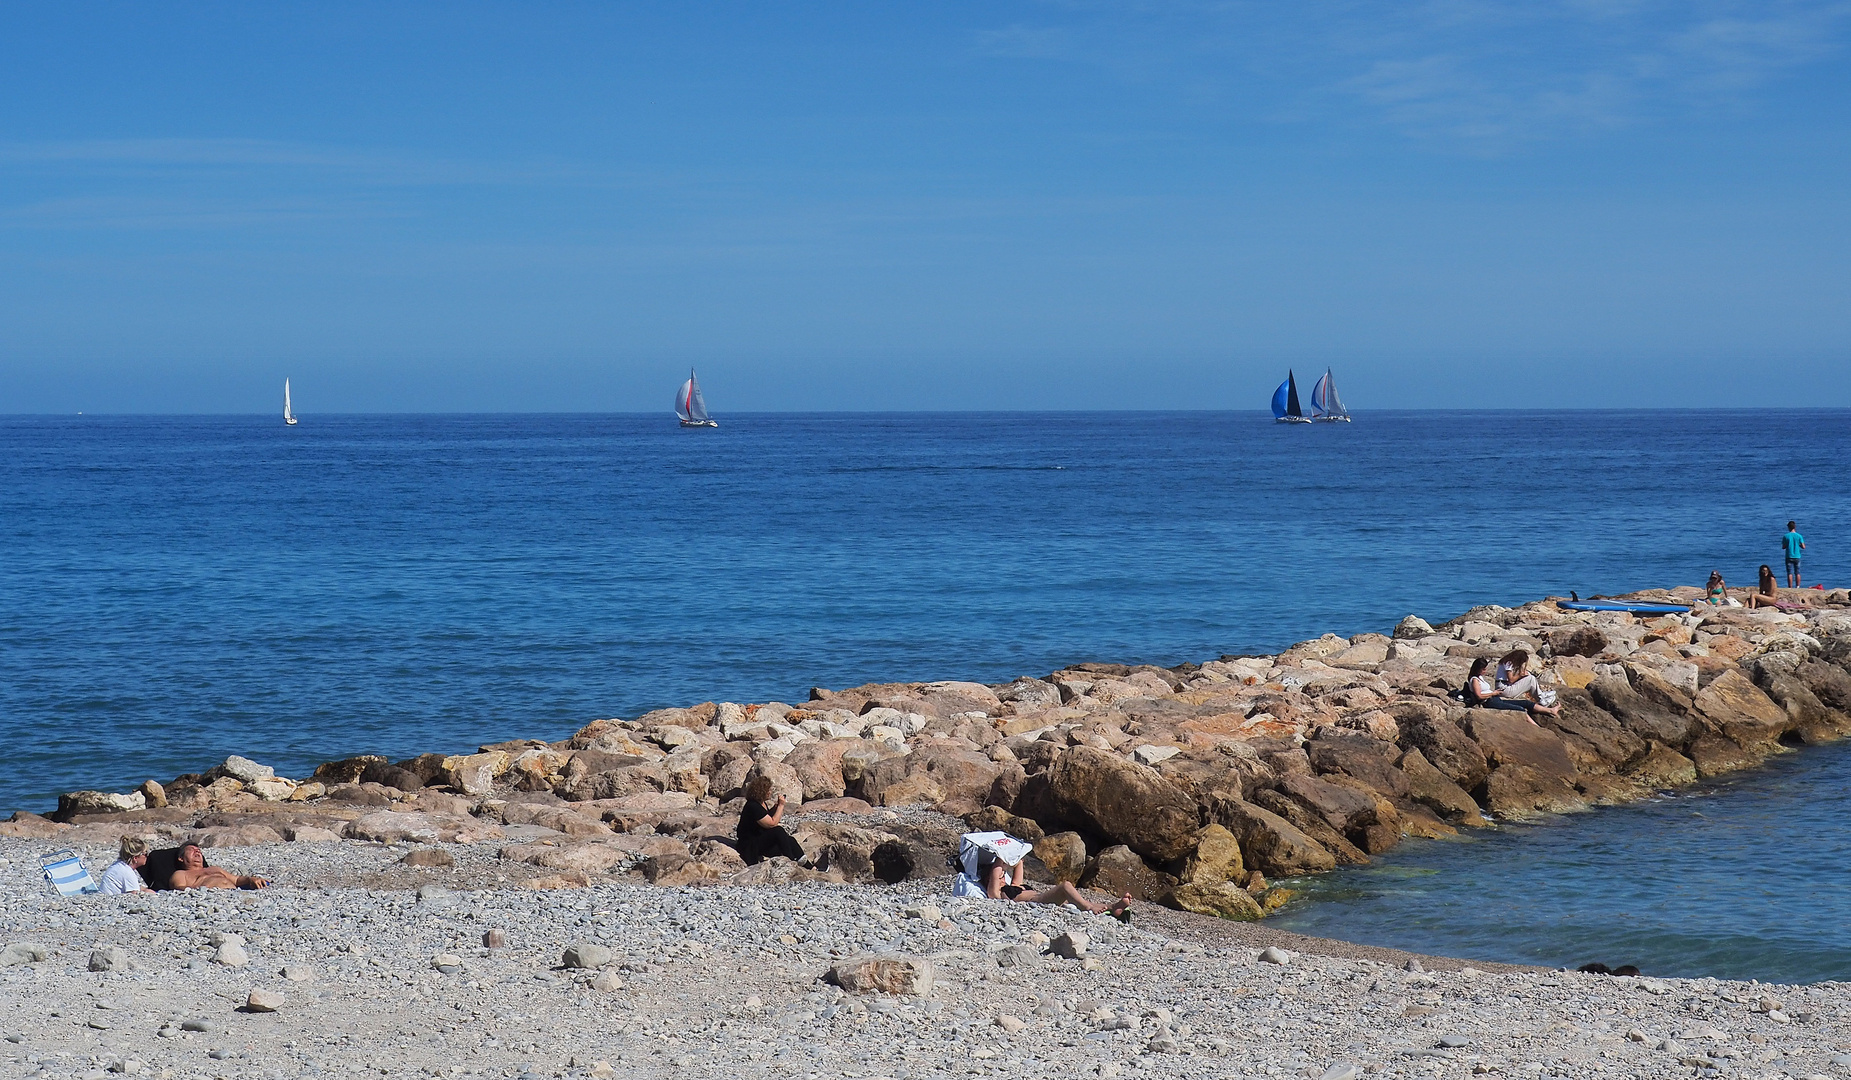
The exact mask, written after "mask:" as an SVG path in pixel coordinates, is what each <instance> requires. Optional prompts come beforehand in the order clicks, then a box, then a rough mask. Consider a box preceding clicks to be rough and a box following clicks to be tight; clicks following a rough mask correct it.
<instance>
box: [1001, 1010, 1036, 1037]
mask: <svg viewBox="0 0 1851 1080" xmlns="http://www.w3.org/2000/svg"><path fill="white" fill-rule="evenodd" d="M996 1026H997V1027H999V1028H1002V1029H1003V1030H1004V1031H1007V1032H1008V1033H1010V1034H1011V1035H1013V1034H1015V1033H1016V1032H1018V1031H1021V1030H1022V1029H1023V1028H1025V1027H1027V1026H1028V1022H1027V1021H1025V1020H1023V1019H1022V1018H1021V1017H1019V1016H1011V1015H1009V1014H1008V1013H1004V1014H1003V1015H1001V1016H999V1017H997V1018H996Z"/></svg>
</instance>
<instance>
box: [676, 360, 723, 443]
mask: <svg viewBox="0 0 1851 1080" xmlns="http://www.w3.org/2000/svg"><path fill="white" fill-rule="evenodd" d="M675 416H676V417H677V418H678V419H680V421H681V426H682V427H711V428H717V427H719V426H720V422H719V421H718V420H715V419H714V418H713V417H711V416H708V415H707V399H706V398H703V397H701V384H700V383H699V382H696V381H695V378H694V369H693V368H689V369H688V381H687V382H684V383H682V384H681V391H680V393H677V394H676V395H675Z"/></svg>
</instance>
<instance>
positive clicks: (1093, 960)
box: [1080, 956, 1105, 971]
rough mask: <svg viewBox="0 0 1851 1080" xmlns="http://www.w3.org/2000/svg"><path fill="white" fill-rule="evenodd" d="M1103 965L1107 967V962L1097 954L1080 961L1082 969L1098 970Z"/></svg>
mask: <svg viewBox="0 0 1851 1080" xmlns="http://www.w3.org/2000/svg"><path fill="white" fill-rule="evenodd" d="M1102 967H1105V962H1104V961H1103V960H1100V959H1099V958H1098V957H1097V956H1089V957H1087V958H1086V959H1084V960H1082V961H1080V970H1081V971H1098V970H1099V969H1100V968H1102Z"/></svg>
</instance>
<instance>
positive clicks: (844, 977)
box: [829, 956, 938, 997]
mask: <svg viewBox="0 0 1851 1080" xmlns="http://www.w3.org/2000/svg"><path fill="white" fill-rule="evenodd" d="M937 977H938V973H937V971H936V970H935V969H934V968H933V967H932V962H931V961H930V960H923V959H919V958H917V957H911V956H863V957H858V958H856V959H853V960H844V961H842V962H841V963H839V964H836V965H835V966H834V967H831V968H830V969H829V981H830V982H832V983H835V984H836V985H837V986H840V987H841V988H842V989H844V990H847V991H848V992H849V993H851V994H867V993H882V994H910V995H913V996H915V997H924V996H926V995H927V994H930V993H931V992H932V984H933V983H934V982H935V981H936V979H937Z"/></svg>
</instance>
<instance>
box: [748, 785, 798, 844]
mask: <svg viewBox="0 0 1851 1080" xmlns="http://www.w3.org/2000/svg"><path fill="white" fill-rule="evenodd" d="M767 803H770V804H771V805H770V807H769V808H767V806H766V804H767ZM783 821H784V796H782V795H780V796H778V797H777V800H776V801H775V802H774V801H773V800H772V798H771V777H769V776H765V775H763V774H760V775H756V776H753V777H752V778H751V779H750V780H747V781H746V805H745V808H744V809H743V810H741V811H739V857H740V858H742V859H744V860H745V861H746V865H747V866H752V865H754V864H757V863H761V862H763V861H765V860H766V859H769V858H771V857H773V856H775V855H782V856H784V857H785V858H787V859H789V860H791V861H792V862H801V861H803V845H802V844H799V843H798V842H797V838H796V837H794V836H792V835H791V834H790V833H787V832H785V831H784V826H783V824H782V822H783Z"/></svg>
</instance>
